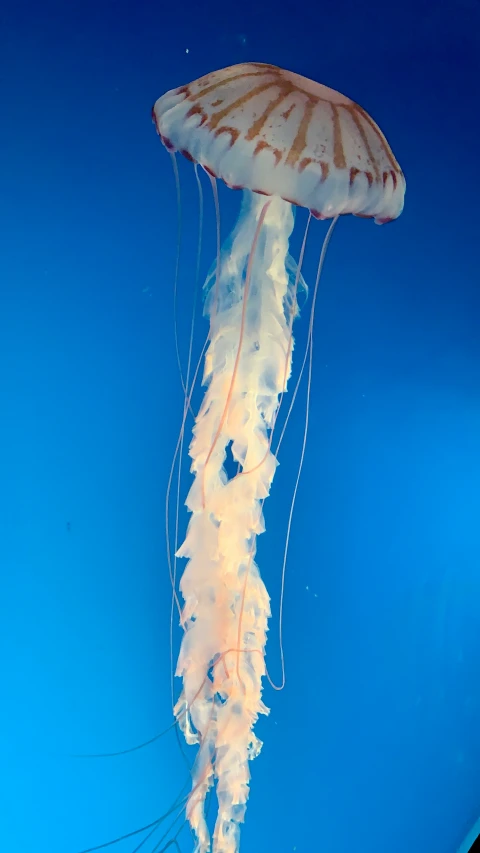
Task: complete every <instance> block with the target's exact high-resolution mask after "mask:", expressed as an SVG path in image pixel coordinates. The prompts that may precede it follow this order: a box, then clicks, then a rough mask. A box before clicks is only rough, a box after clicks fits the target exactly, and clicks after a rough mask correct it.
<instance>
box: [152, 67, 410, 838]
mask: <svg viewBox="0 0 480 853" xmlns="http://www.w3.org/2000/svg"><path fill="white" fill-rule="evenodd" d="M153 119H154V121H155V124H156V128H157V131H158V133H159V135H160V138H161V140H162V142H163V144H164V145H165V147H166V148H167V149H168V151H170V152H171V154H172V156H173V155H174V153H175V152H177V151H179V152H180V153H182V154H183V155H184V156H186V157H187V159H189V160H192V161H193V162H194V163H196V164H200V165H201V166H203V168H204V169H205V171H206V172H207V173H208V174H209V175H210V176H211V179H212V185H213V186H214V187H215V178H220V179H222V180H223V181H224V182H225V183H226V184H227V185H228V186H229V187H232V188H233V187H235V188H241V189H243V190H244V199H243V203H242V209H241V213H240V216H239V219H238V222H237V225H236V226H235V229H234V231H233V234H232V235H231V237H230V239H229V241H228V247H227V248H224V250H223V251H222V252H221V253H219V256H218V258H217V263H216V266H215V275H214V277H213V278H214V280H213V281H212V282H211V285H210V289H209V291H208V297H207V301H206V309H205V310H206V314H208V316H209V321H210V328H209V336H208V345H207V349H206V352H205V366H204V376H203V383H204V385H205V386H206V390H205V395H204V399H203V403H202V405H201V407H200V410H199V412H198V414H197V415H196V417H195V425H194V429H193V437H192V441H191V444H190V451H189V452H190V457H191V460H192V464H191V471H192V473H193V483H192V486H191V488H190V491H189V494H188V497H187V501H186V505H187V508H188V510H189V512H190V520H189V523H188V528H187V533H186V537H185V541H184V542H183V544H182V545H181V547H180V548H179V549H178V551H177V556H178V557H182V558H185V559H186V560H187V564H186V567H185V570H184V573H183V575H182V578H181V581H180V592H181V594H182V597H183V601H184V605H183V609H181V612H180V622H181V625H182V628H183V631H184V633H183V638H182V643H181V648H180V653H179V658H178V664H177V670H176V674H177V675H178V676H180V677H181V678H182V680H183V686H182V690H181V694H180V697H179V699H178V701H177V703H176V706H175V715H176V717H177V721H178V724H179V726H180V728H181V729H182V730H183V732H184V734H185V737H186V739H187V742H189V743H196V744H197V746H198V752H197V756H196V760H195V763H194V769H193V772H192V789H191V793H190V797H189V801H188V804H187V809H186V814H187V817H188V820H189V822H190V824H191V826H192V828H193V830H194V832H195V834H196V838H197V848H196V850H197V853H207V851H209V850H210V849H211V843H212V839H211V838H210V833H209V828H208V825H207V820H206V817H205V799H206V796H207V793H208V791H209V789H210V788H211V787H212V786H215V787H216V794H217V802H218V812H217V817H216V823H215V828H214V832H213V848H212V849H213V852H214V853H237V851H238V849H239V824H240V823H241V822H242V821H243V819H244V814H245V808H246V803H247V799H248V792H249V780H250V771H249V761H250V760H251V759H252V758H254V757H255V756H256V755H257V754H258V752H259V751H260V748H261V743H260V741H259V740H258V738H257V737H256V735H255V734H254V732H253V729H254V725H255V722H256V721H257V719H258V716H259V714H265V713H268V710H267V708H266V707H265V705H264V704H263V702H262V680H263V678H264V676H265V673H266V667H265V644H266V634H267V627H268V618H269V616H270V606H269V596H268V593H267V590H266V588H265V585H264V583H263V581H262V578H261V576H260V572H259V569H258V566H257V564H256V561H255V551H256V539H257V536H258V535H259V534H261V533H262V532H263V530H264V523H263V502H264V500H265V498H266V497H267V496H268V494H269V491H270V486H271V483H272V480H273V477H274V474H275V469H276V465H277V459H276V456H275V455H274V452H273V450H272V436H273V430H274V427H275V423H276V418H277V414H278V409H279V405H280V402H281V400H282V398H283V395H284V393H285V391H286V388H287V383H288V380H289V377H290V371H291V362H292V351H293V336H292V326H293V321H294V319H295V318H296V317H297V315H298V313H299V312H298V299H297V290H298V285H299V282H300V280H301V279H300V269H297V271H296V273H295V274H294V275H292V263H291V259H290V257H289V253H288V246H289V238H290V234H291V232H292V229H293V224H294V219H293V211H292V205H298V206H301V207H305V208H307V209H308V210H309V211H310V213H311V215H313V216H314V217H316V218H318V219H332V220H333V222H335V221H336V220H337V218H338V217H339V216H341V215H344V214H348V213H351V214H354V215H356V216H362V217H367V218H372V219H373V220H374V221H375V222H377V223H378V224H382V223H385V222H389V221H391V220H393V219H396V218H397V217H398V216H399V215H400V213H401V211H402V208H403V200H404V193H405V180H404V177H403V174H402V171H401V169H400V167H399V165H398V163H397V161H396V159H395V157H394V156H393V154H392V151H391V149H390V147H389V145H388V143H387V141H386V139H385V137H384V136H383V134H382V132H381V130H380V129H379V128H378V126H377V125H376V124H375V122H374V121H373V119H371V118H370V116H369V115H368V114H367V113H366V112H365V111H364V110H363V109H362V108H361V107H359V106H358V105H357V104H355V103H354V102H353V101H351V100H350V99H349V98H347V97H345V96H344V95H341V94H340V93H338V92H335V91H334V90H333V89H329V88H327V87H326V86H322V85H321V84H319V83H315V82H313V81H311V80H307V79H306V78H304V77H301V76H299V75H298V74H294V73H292V72H289V71H284V70H282V69H280V68H277V67H275V66H272V65H263V64H260V63H246V64H242V65H236V66H231V67H230V68H225V69H223V70H220V71H215V72H213V73H211V74H207V75H206V76H204V77H201V78H200V79H199V80H196V81H194V82H193V83H190V84H189V85H187V86H181V87H179V88H178V89H173V90H171V91H170V92H167V93H166V94H165V95H163V96H162V97H161V98H159V100H158V101H157V102H156V104H155V106H154V109H153ZM309 221H310V219H309ZM331 228H332V226H330V229H329V232H328V235H327V238H328V237H329V235H330V234H331ZM326 245H327V243H324V248H323V249H322V255H321V262H320V265H319V270H320V269H321V263H323V258H324V251H325V248H326ZM303 248H304V244H303V245H302V254H303ZM317 284H318V275H317ZM315 294H316V289H315V292H314V297H313V305H312V313H311V319H310V326H309V341H310V356H311V346H312V344H311V341H312V337H311V335H312V323H313V306H314V302H315ZM304 363H305V361H304ZM310 365H311V361H310ZM186 395H187V397H188V387H187V388H186ZM187 402H188V405H190V400H189V399H188V400H187ZM187 408H188V406H186V407H185V414H186V411H187ZM307 423H308V417H307V420H306V425H307ZM306 425H305V428H306ZM182 429H183V427H182ZM305 435H306V433H305ZM228 453H230V454H231V456H232V457H233V459H234V461H235V463H236V465H237V469H236V473H233V474H229V471H227V466H226V459H227V455H228ZM302 457H303V451H302ZM174 594H175V596H176V591H175V590H174Z"/></svg>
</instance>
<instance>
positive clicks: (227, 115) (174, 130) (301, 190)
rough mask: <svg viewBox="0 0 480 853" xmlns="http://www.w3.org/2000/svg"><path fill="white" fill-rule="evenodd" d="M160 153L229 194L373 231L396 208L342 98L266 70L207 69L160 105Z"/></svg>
mask: <svg viewBox="0 0 480 853" xmlns="http://www.w3.org/2000/svg"><path fill="white" fill-rule="evenodd" d="M153 118H154V121H155V124H156V127H157V130H158V133H159V135H160V138H161V139H162V142H163V143H164V145H165V146H166V147H167V148H168V149H169V150H170V151H180V152H181V153H182V154H184V155H186V156H187V157H188V158H189V159H192V160H194V161H195V162H197V163H200V165H202V166H203V167H204V168H205V169H206V170H207V171H208V172H210V174H213V175H215V176H216V177H219V178H221V179H222V180H223V181H224V182H225V183H226V184H227V185H228V186H232V187H243V188H245V189H249V190H252V191H254V192H259V193H263V194H266V195H272V196H280V197H282V198H283V199H285V200H286V201H289V202H292V203H294V204H297V205H300V206H301V207H306V208H308V209H309V210H311V211H312V212H313V211H314V212H315V215H318V216H320V217H322V218H332V217H335V216H337V215H339V214H347V213H353V214H356V215H362V216H366V217H372V218H373V219H375V221H376V222H377V223H380V224H381V223H384V222H389V221H391V220H392V219H396V218H397V217H398V216H399V215H400V213H401V212H402V209H403V199H404V194H405V180H404V177H403V174H402V171H401V169H400V166H399V165H398V163H397V161H396V159H395V157H394V156H393V153H392V151H391V149H390V146H389V145H388V142H387V141H386V139H385V137H384V135H383V133H382V132H381V130H380V128H379V127H378V126H377V125H376V124H375V122H374V121H373V119H372V118H370V116H369V115H368V113H366V112H365V110H363V109H362V108H361V107H359V106H358V105H357V104H356V103H354V102H353V101H352V100H350V98H347V97H346V96H345V95H341V94H340V93H339V92H336V91H334V90H333V89H329V88H328V87H327V86H323V85H322V84H320V83H315V82H313V81H312V80H308V79H307V78H305V77H301V76H300V75H299V74H294V73H293V72H290V71H284V70H283V69H281V68H277V67H275V66H272V65H263V64H260V63H245V64H242V65H234V66H231V67H230V68H224V69H222V70H221V71H214V72H213V73H211V74H207V75H205V76H204V77H201V78H200V79H199V80H195V81H194V82H193V83H190V84H189V85H188V86H180V87H179V88H178V89H172V90H171V91H170V92H167V93H166V94H165V95H163V97H161V98H159V100H158V101H157V102H156V104H155V106H154V109H153Z"/></svg>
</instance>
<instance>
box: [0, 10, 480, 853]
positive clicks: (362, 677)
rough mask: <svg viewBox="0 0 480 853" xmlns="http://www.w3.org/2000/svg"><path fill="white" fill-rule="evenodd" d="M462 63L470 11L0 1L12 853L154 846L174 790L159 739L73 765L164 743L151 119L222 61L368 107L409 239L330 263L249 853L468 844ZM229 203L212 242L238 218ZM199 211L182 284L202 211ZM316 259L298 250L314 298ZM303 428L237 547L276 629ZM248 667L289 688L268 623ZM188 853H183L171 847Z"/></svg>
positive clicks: (466, 221)
mask: <svg viewBox="0 0 480 853" xmlns="http://www.w3.org/2000/svg"><path fill="white" fill-rule="evenodd" d="M479 56H480V5H479V3H478V2H475V0H462V2H453V0H446V2H444V3H442V4H441V5H440V6H439V4H437V3H432V2H425V0H415V2H414V0H406V2H403V3H402V4H393V3H391V4H389V3H385V2H379V0H372V2H371V3H369V4H360V3H358V2H356V1H355V2H353V0H339V2H337V3H329V4H318V3H315V4H314V3H310V4H300V3H295V4H294V3H285V2H283V3H274V2H272V0H264V2H261V3H252V2H250V0H247V2H241V3H239V4H232V3H218V2H212V3H208V4H198V3H195V4H189V3H183V4H166V3H162V2H156V3H153V2H145V0H139V2H136V3H134V2H125V0H117V2H114V0H96V2H93V0H83V2H77V0H74V2H69V3H66V2H60V0H46V2H43V3H41V4H40V3H33V2H32V3H25V2H23V0H17V2H14V0H3V3H2V7H1V10H0V93H1V103H2V106H1V119H0V120H1V142H0V150H1V166H0V183H1V195H2V201H1V207H0V247H1V251H0V290H1V298H0V460H1V464H0V471H1V473H0V483H1V487H0V578H1V592H0V651H1V669H2V674H1V681H0V683H1V688H0V722H1V726H0V765H1V768H2V769H1V774H0V792H1V796H0V849H1V850H2V851H5V853H77V851H79V850H81V849H83V848H86V847H90V846H93V845H95V844H100V843H102V842H105V841H108V840H110V839H113V838H115V837H116V836H118V835H121V834H122V833H126V832H128V831H130V830H133V829H135V828H137V827H139V826H141V825H143V824H146V823H148V822H150V821H152V820H154V819H155V818H156V817H157V816H159V815H160V814H161V813H162V811H163V810H165V809H166V808H168V807H169V805H170V803H171V801H172V799H173V798H174V797H175V796H176V794H177V792H178V790H179V789H180V788H181V786H182V784H183V783H184V781H185V777H186V770H185V767H184V764H183V762H182V759H181V756H180V754H179V750H178V746H177V744H176V741H175V738H174V736H173V734H172V732H170V734H169V735H167V736H166V737H165V738H164V739H163V740H161V741H159V742H157V743H156V744H155V745H152V746H151V747H148V748H146V749H143V750H140V751H139V752H136V753H134V754H132V755H129V756H125V757H122V758H112V759H104V760H93V759H91V760H90V759H84V760H82V759H75V758H72V757H71V754H72V753H92V752H111V751H116V750H121V749H125V748H127V747H129V746H133V745H135V744H138V743H140V742H142V741H144V740H146V739H148V738H150V737H152V736H153V735H155V734H156V733H157V732H158V731H160V730H161V729H162V728H164V727H165V726H168V725H169V723H170V721H171V704H170V686H169V684H170V682H169V679H170V676H169V672H170V659H169V648H168V636H169V612H170V599H169V589H170V588H169V580H168V573H167V567H166V559H165V545H164V496H165V489H166V483H167V477H168V472H169V466H170V463H171V458H172V453H173V449H174V446H175V441H176V437H177V434H178V429H179V424H180V418H181V409H182V396H181V387H180V382H179V377H178V372H177V366H176V360H175V349H174V339H173V319H172V318H173V296H172V293H173V289H172V282H173V275H174V264H175V241H176V218H175V217H176V209H175V188H174V182H173V177H172V171H171V166H170V162H169V158H168V156H167V154H166V152H165V150H164V149H163V148H162V146H161V144H160V142H159V140H158V138H157V137H156V135H155V132H154V128H153V126H152V124H151V122H150V109H151V106H152V104H153V102H154V100H155V99H156V98H157V97H158V96H159V95H160V94H162V93H163V92H164V91H166V90H167V89H169V88H171V87H173V86H177V85H180V84H182V83H186V82H188V81H190V80H191V79H194V78H195V77H198V76H200V75H201V74H203V73H206V72H207V71H209V70H211V69H213V68H217V67H222V66H224V65H229V64H232V63H235V62H241V61H243V60H257V61H258V60H260V61H266V62H273V63H276V64H279V65H282V66H284V67H286V68H290V69H292V70H295V71H297V72H299V73H301V74H304V75H307V76H309V77H313V78H315V79H318V80H320V81H322V82H324V83H326V84H328V85H330V86H333V87H335V88H337V89H339V90H340V91H343V92H345V93H347V94H348V95H350V96H351V97H352V98H354V99H355V100H357V101H359V102H360V103H361V104H362V105H363V106H364V107H365V108H366V109H367V110H368V111H369V112H370V113H371V114H372V115H373V116H374V117H375V119H376V120H377V121H378V122H379V124H380V125H381V126H382V128H383V129H384V131H385V133H386V134H387V136H388V138H389V140H390V141H391V143H392V147H393V148H394V151H395V153H396V155H397V156H398V159H399V160H400V162H401V164H402V167H403V169H404V171H405V174H406V178H407V187H408V189H407V196H406V207H405V212H404V214H403V215H402V217H401V218H400V220H399V221H398V222H396V223H394V224H392V225H389V226H385V227H380V228H379V227H376V226H375V225H374V224H373V223H371V222H366V221H362V220H358V219H353V218H349V219H345V220H342V221H341V222H340V223H339V226H338V229H337V231H336V233H335V234H334V238H333V239H332V244H331V248H330V251H329V255H328V259H327V264H326V268H325V275H324V278H323V281H322V287H321V293H320V297H319V305H318V314H317V319H316V326H315V364H314V378H313V388H312V403H311V413H310V414H311V419H310V433H309V441H308V449H307V457H306V464H305V468H304V471H303V476H302V480H301V486H300V491H299V497H298V503H297V508H296V512H295V518H294V524H293V531H292V537H291V545H290V554H289V562H288V576H287V592H286V602H285V625H284V640H285V652H286V663H287V686H286V688H285V690H284V691H283V693H280V694H276V693H274V692H273V691H272V690H271V689H269V688H267V689H266V701H267V704H269V705H270V706H271V707H272V713H271V716H270V717H269V718H268V719H264V720H262V721H261V722H260V724H259V726H258V731H259V734H260V736H261V737H262V738H263V739H264V741H265V746H264V750H263V752H262V754H261V756H260V757H259V758H258V760H256V761H255V763H254V764H253V766H252V774H253V779H252V793H251V797H250V803H249V807H248V812H247V821H246V824H245V828H244V830H243V833H242V853H260V851H262V852H263V851H276V853H292V852H293V851H296V853H312V851H319V853H320V851H322V853H346V851H347V850H351V849H355V850H357V851H361V853H384V851H385V850H389V852H390V853H406V851H409V853H420V851H422V853H424V851H433V850H435V851H437V853H454V851H455V850H456V849H457V847H458V846H459V844H460V843H461V841H462V838H463V837H464V836H465V835H466V834H467V831H468V830H469V828H470V826H471V825H472V824H473V823H474V821H475V820H476V819H477V818H478V816H479V814H480V727H479V713H480V687H479V685H480V680H479V677H478V672H479V665H480V632H479V627H478V625H479V618H478V616H479V611H480V580H479V566H480V523H479V518H480V491H479V490H480V486H479V484H480V293H479V286H478V285H479V271H480V264H479V231H478V181H479V169H478V131H479V128H480V122H479V114H478V86H479V83H480V60H479ZM180 171H181V181H182V192H183V204H184V207H183V226H184V234H185V241H184V253H183V255H182V258H183V260H182V265H181V272H180V281H179V288H180V293H181V294H182V311H181V315H180V347H181V351H182V354H183V357H184V356H185V352H186V344H187V334H188V315H187V313H186V309H185V307H184V306H185V305H187V306H188V300H189V299H190V296H191V290H192V282H193V277H194V260H193V259H194V251H195V240H196V229H197V220H198V208H197V196H196V191H195V183H194V178H193V172H192V167H191V165H190V164H188V163H187V162H186V161H185V162H182V163H181V164H180ZM205 189H206V190H207V189H208V186H207V183H205ZM220 200H221V207H222V228H223V236H224V237H226V236H227V233H228V228H229V227H231V225H232V224H233V222H234V219H235V216H236V212H237V210H238V206H239V202H240V197H239V194H238V193H232V192H227V191H226V190H225V189H222V190H221V199H220ZM205 205H206V209H205V242H204V253H203V256H202V268H203V270H204V272H205V271H206V270H207V269H208V266H209V264H210V262H211V260H212V258H213V254H214V246H215V240H214V214H213V204H212V201H211V197H210V196H209V195H208V194H206V198H205ZM304 223H305V215H304V214H302V213H300V214H299V215H298V217H297V224H298V231H297V232H296V234H295V237H294V241H293V249H294V250H296V251H297V252H298V246H299V242H300V236H301V231H302V224H304ZM324 233H325V225H324V224H323V225H322V224H321V223H315V228H314V229H313V232H312V238H311V240H310V243H309V248H308V257H307V261H306V267H305V273H306V277H307V280H308V281H309V282H310V283H312V279H313V275H314V270H315V265H316V260H317V258H318V252H319V248H320V243H321V239H322V237H323V234H324ZM307 309H308V304H307V306H306V309H305V315H304V317H303V322H302V321H300V323H299V324H298V328H297V336H298V342H299V343H298V350H297V355H298V354H299V353H300V351H301V348H302V345H304V344H305V328H306V311H307ZM204 332H205V327H204V328H203V329H202V333H204ZM200 337H201V335H200V330H199V338H198V339H200ZM304 407H305V402H304V396H301V397H300V399H299V402H298V406H297V408H296V410H295V412H294V415H293V417H292V422H291V426H290V430H289V433H288V435H287V438H286V441H285V445H284V448H283V454H282V458H281V463H282V464H281V466H280V468H279V470H278V473H277V477H276V480H275V482H274V488H273V493H272V496H271V498H270V499H269V501H268V504H267V505H266V522H267V533H266V534H265V536H263V537H262V540H261V542H260V543H259V554H258V557H259V562H260V566H261V569H262V571H263V573H264V577H265V580H266V582H267V585H268V587H269V589H270V591H271V594H272V606H273V609H274V614H277V613H278V596H279V572H280V567H281V560H282V553H283V546H284V534H285V528H286V521H287V516H288V508H289V496H290V495H291V492H292V489H293V483H294V479H295V473H296V468H297V465H298V458H299V451H300V442H301V437H302V427H303V422H304V412H305V408H304ZM185 483H187V480H185ZM268 663H269V667H270V669H271V672H272V675H273V677H275V678H277V679H278V678H279V673H280V669H279V654H278V629H277V626H276V621H275V618H274V619H273V620H272V630H271V635H270V640H269V644H268ZM156 837H158V836H156ZM179 841H180V844H181V850H182V853H189V851H191V850H192V849H193V847H192V841H191V839H190V837H189V835H188V832H187V831H186V830H185V831H183V832H182V834H181V835H180V837H179ZM153 846H154V844H153V842H151V843H150V846H148V845H146V846H145V848H142V850H143V849H145V851H146V853H148V851H150V850H152V849H153ZM109 849H116V850H118V852H119V853H127V851H128V853H131V851H133V850H134V849H135V842H134V841H132V840H130V841H128V842H123V843H122V844H119V845H118V847H117V848H109Z"/></svg>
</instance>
